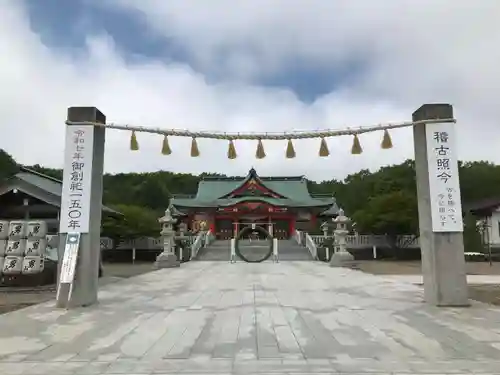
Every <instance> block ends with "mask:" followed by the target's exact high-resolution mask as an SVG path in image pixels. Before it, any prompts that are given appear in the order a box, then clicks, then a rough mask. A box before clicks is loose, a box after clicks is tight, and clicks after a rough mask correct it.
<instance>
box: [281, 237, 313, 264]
mask: <svg viewBox="0 0 500 375" xmlns="http://www.w3.org/2000/svg"><path fill="white" fill-rule="evenodd" d="M278 253H279V260H280V261H290V260H313V258H312V256H311V253H310V252H309V250H307V249H306V248H305V247H303V246H300V245H299V244H298V243H297V242H295V241H294V240H280V241H278Z"/></svg>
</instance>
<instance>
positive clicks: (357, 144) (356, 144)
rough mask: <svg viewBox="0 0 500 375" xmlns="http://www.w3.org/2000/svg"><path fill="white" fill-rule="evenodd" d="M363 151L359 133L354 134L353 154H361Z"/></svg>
mask: <svg viewBox="0 0 500 375" xmlns="http://www.w3.org/2000/svg"><path fill="white" fill-rule="evenodd" d="M362 153H363V148H362V147H361V143H360V142H359V138H358V135H357V134H354V139H353V141H352V148H351V154H353V155H359V154H362Z"/></svg>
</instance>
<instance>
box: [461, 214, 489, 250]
mask: <svg viewBox="0 0 500 375" xmlns="http://www.w3.org/2000/svg"><path fill="white" fill-rule="evenodd" d="M464 249H465V252H466V253H482V252H484V248H483V242H482V239H481V233H480V232H479V228H478V227H477V220H476V217H475V216H474V215H473V214H471V213H467V214H466V215H465V217H464Z"/></svg>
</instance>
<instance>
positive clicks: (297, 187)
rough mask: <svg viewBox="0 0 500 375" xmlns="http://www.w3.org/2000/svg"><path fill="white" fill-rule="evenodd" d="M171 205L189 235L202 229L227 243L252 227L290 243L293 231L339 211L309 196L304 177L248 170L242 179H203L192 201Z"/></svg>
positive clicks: (186, 199) (324, 199)
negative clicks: (192, 231)
mask: <svg viewBox="0 0 500 375" xmlns="http://www.w3.org/2000/svg"><path fill="white" fill-rule="evenodd" d="M170 204H171V206H173V207H174V208H175V209H176V210H177V211H178V212H179V213H180V214H181V217H180V220H182V221H183V222H185V223H186V224H188V226H189V227H190V229H193V230H195V231H196V229H197V227H198V225H199V223H200V222H203V223H207V225H208V227H209V228H210V230H211V231H212V232H214V233H215V234H216V237H217V238H220V239H228V238H232V237H233V236H236V235H237V234H238V232H239V231H240V230H241V229H242V228H244V227H246V226H251V225H254V226H255V225H259V226H262V227H264V228H265V229H266V230H268V231H269V232H270V233H271V234H273V235H274V236H275V237H277V238H280V239H284V238H289V237H290V236H291V235H292V234H293V232H294V231H295V229H296V228H297V229H301V230H309V229H310V228H311V227H313V226H315V225H316V220H317V217H318V216H320V215H321V214H322V213H323V212H325V211H328V212H329V213H334V212H336V211H338V206H337V204H336V201H335V198H333V197H325V196H322V197H315V196H313V195H311V194H310V192H309V190H308V187H307V180H306V179H305V178H304V177H303V176H298V177H260V176H258V175H257V172H256V171H255V169H253V168H252V169H251V170H250V171H249V172H248V175H247V176H246V177H244V178H234V177H205V178H203V180H201V181H200V183H199V185H198V192H197V194H196V196H192V197H180V196H176V197H173V198H172V200H171V203H170Z"/></svg>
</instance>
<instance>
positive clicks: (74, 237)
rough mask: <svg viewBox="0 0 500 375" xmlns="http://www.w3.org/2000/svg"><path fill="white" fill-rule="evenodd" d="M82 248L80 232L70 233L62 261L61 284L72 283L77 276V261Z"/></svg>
mask: <svg viewBox="0 0 500 375" xmlns="http://www.w3.org/2000/svg"><path fill="white" fill-rule="evenodd" d="M79 248H80V233H68V235H67V237H66V244H65V246H64V256H63V260H62V263H61V276H60V278H59V282H60V283H61V284H64V283H66V284H72V283H73V280H74V278H75V269H76V261H77V258H78V250H79Z"/></svg>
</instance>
